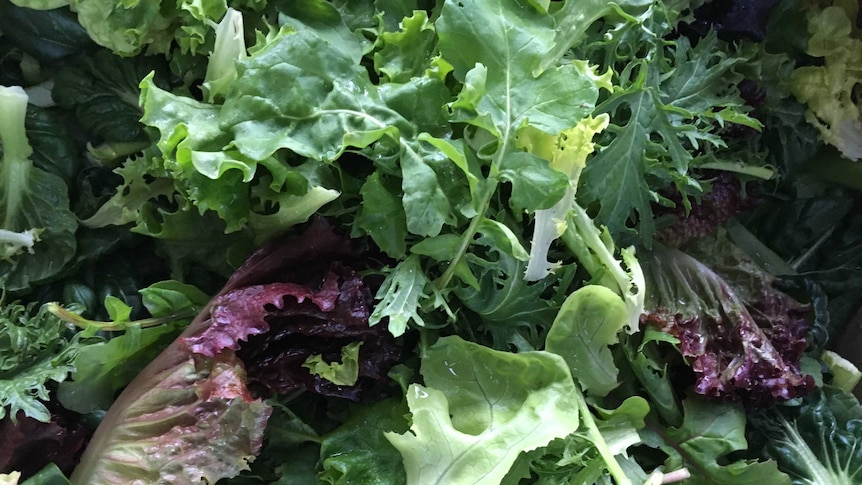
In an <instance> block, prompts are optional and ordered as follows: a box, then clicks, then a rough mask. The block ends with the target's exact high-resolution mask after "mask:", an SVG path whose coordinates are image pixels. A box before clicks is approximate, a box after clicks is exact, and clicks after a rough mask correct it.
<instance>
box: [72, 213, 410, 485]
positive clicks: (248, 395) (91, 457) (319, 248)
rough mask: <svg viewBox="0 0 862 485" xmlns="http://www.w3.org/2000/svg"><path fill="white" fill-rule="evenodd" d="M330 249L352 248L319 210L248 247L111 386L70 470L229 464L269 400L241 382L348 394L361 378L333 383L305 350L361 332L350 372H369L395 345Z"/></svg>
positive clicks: (252, 441)
mask: <svg viewBox="0 0 862 485" xmlns="http://www.w3.org/2000/svg"><path fill="white" fill-rule="evenodd" d="M339 257H340V258H343V259H345V260H350V259H351V257H355V255H354V252H353V250H352V249H351V247H350V244H349V242H348V240H347V239H346V238H345V237H343V236H340V235H338V234H337V233H335V232H334V230H333V228H332V227H331V226H329V225H328V224H326V223H325V222H324V221H323V220H322V219H319V220H317V221H316V222H315V223H313V224H311V225H310V226H309V227H308V228H306V231H304V232H303V233H301V234H298V235H291V236H288V237H286V238H283V239H282V240H280V241H276V242H273V243H271V244H269V245H267V246H265V247H264V248H262V249H261V250H259V251H258V252H256V253H254V254H252V255H251V256H250V257H249V258H248V260H246V262H245V263H244V265H243V266H242V267H241V268H240V269H239V270H238V271H237V272H236V273H235V274H234V276H233V277H232V278H231V279H230V280H229V281H228V283H227V285H226V286H225V288H224V289H223V290H222V292H220V293H219V294H218V295H217V296H216V297H215V298H214V299H213V300H212V301H211V302H210V303H209V304H208V305H207V306H206V307H205V308H204V310H203V311H202V312H201V313H200V314H199V315H198V317H197V318H195V320H194V321H192V323H191V324H190V325H189V326H188V327H187V328H186V330H185V331H184V332H183V333H182V334H181V335H180V336H179V337H178V338H177V339H176V340H174V342H173V343H172V344H171V345H169V346H168V347H167V348H166V349H165V350H164V351H163V352H162V353H161V354H160V355H159V356H158V357H156V358H155V359H154V360H152V361H151V362H150V364H149V365H148V366H147V367H146V368H145V369H144V370H143V371H141V373H140V374H138V376H137V377H135V379H134V380H133V381H132V382H131V383H130V384H129V385H128V387H126V389H125V390H124V391H123V393H122V394H121V395H120V396H119V397H118V398H117V400H116V401H115V402H114V404H113V405H112V406H111V408H110V409H109V411H108V413H107V415H106V416H105V418H104V419H103V420H102V423H101V424H100V427H99V429H97V431H96V434H95V435H94V437H93V440H92V442H91V444H90V446H88V448H87V450H86V452H85V455H84V456H83V457H82V458H81V464H80V465H79V466H78V467H77V468H76V469H75V472H74V474H73V475H72V482H73V483H92V482H93V481H104V482H109V483H113V482H117V481H124V480H129V479H133V478H134V477H141V478H140V479H142V480H146V481H153V480H158V478H159V477H160V476H164V475H167V474H170V475H172V476H177V477H181V478H180V479H182V480H188V481H192V482H194V481H196V480H201V479H205V480H207V481H210V482H214V481H215V480H218V479H220V478H227V477H232V476H234V475H236V474H238V473H239V472H240V471H241V470H244V469H247V468H248V463H249V462H250V461H252V460H253V459H254V457H255V455H256V454H257V453H258V452H259V449H260V447H261V444H262V440H263V429H264V427H265V424H266V421H267V419H268V416H269V414H270V412H271V407H270V406H269V405H267V404H266V403H264V402H263V401H262V400H261V399H260V398H255V397H253V396H252V392H254V394H255V395H261V394H264V395H270V394H272V393H284V392H288V391H291V390H295V389H298V388H303V387H304V388H308V389H312V390H315V391H316V392H318V393H320V394H323V395H332V396H341V397H347V398H353V399H356V397H357V396H358V394H359V392H360V391H361V387H362V384H363V383H364V382H357V384H356V385H355V386H341V385H338V384H335V383H332V382H330V381H327V380H326V379H324V378H322V377H320V376H317V375H314V374H311V373H309V372H308V370H307V369H303V368H302V363H303V362H304V361H305V360H306V359H307V358H308V357H310V356H311V355H314V354H323V357H324V358H326V359H327V360H330V359H331V357H330V355H329V352H331V351H333V350H335V351H340V350H341V348H342V347H343V346H344V345H347V344H349V343H350V342H351V341H354V340H358V341H362V342H363V346H362V349H361V354H360V356H359V357H360V359H361V362H360V363H359V367H360V369H359V375H360V377H361V379H363V380H364V381H370V382H371V383H373V382H374V381H375V380H381V379H382V378H383V377H384V375H385V372H386V371H387V370H388V367H389V366H391V364H392V363H393V362H394V361H395V360H396V359H397V358H398V353H399V352H398V348H397V346H396V345H395V343H394V341H393V339H392V337H391V336H390V334H389V333H388V332H386V331H385V330H384V329H379V330H378V329H374V328H371V327H369V326H368V315H369V313H370V310H369V308H368V303H369V302H370V299H371V294H370V292H369V291H368V289H367V288H366V287H365V286H364V284H363V282H362V280H361V279H360V278H359V277H358V275H357V274H356V273H355V272H354V271H353V270H350V269H349V268H347V267H344V266H342V265H341V264H340V263H338V262H337V260H334V259H333V258H339ZM285 279H286V280H288V281H292V282H285V281H284V280H285ZM241 341H243V343H240V342H241ZM246 369H248V376H247V374H246ZM250 389H251V391H250ZM151 450H159V451H158V452H156V453H152V452H151Z"/></svg>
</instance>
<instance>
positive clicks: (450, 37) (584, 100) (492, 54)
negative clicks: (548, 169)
mask: <svg viewBox="0 0 862 485" xmlns="http://www.w3.org/2000/svg"><path fill="white" fill-rule="evenodd" d="M436 26H437V31H438V33H439V38H440V51H441V52H442V54H443V57H444V58H445V59H446V60H447V61H448V62H449V63H451V64H452V66H453V67H454V69H455V71H454V72H455V77H456V78H458V79H461V80H465V79H467V78H468V77H469V78H470V79H473V80H475V81H474V82H473V84H475V85H476V86H477V87H478V86H481V84H479V83H477V82H476V81H478V80H479V79H483V80H484V89H477V90H474V91H465V92H464V93H462V95H463V96H464V97H463V98H461V100H460V103H459V105H460V106H463V107H464V108H466V107H467V106H470V105H472V109H473V110H474V111H475V116H474V117H475V118H481V117H483V116H488V117H490V119H491V120H492V123H493V126H494V127H495V130H494V131H496V134H497V135H498V136H499V137H501V138H502V139H503V140H504V141H508V139H509V138H510V136H514V130H516V129H518V128H519V127H520V126H521V125H522V123H529V124H530V125H533V126H535V127H536V128H539V129H540V130H542V131H545V132H548V133H551V134H555V133H558V132H560V131H562V130H564V129H566V128H570V127H571V126H573V125H574V124H575V123H577V121H578V120H579V119H580V118H581V117H583V116H584V115H586V114H588V113H589V112H590V111H591V110H592V106H593V103H594V102H595V99H596V96H597V94H598V93H597V89H596V87H595V84H594V83H593V81H592V80H591V79H589V78H588V77H587V76H584V75H583V74H582V73H581V72H579V71H578V69H577V68H576V67H575V66H574V65H572V64H566V65H561V66H556V67H554V68H552V69H548V70H546V71H545V72H543V73H541V74H540V75H538V76H534V75H533V70H534V69H535V68H536V67H538V65H539V63H540V62H541V61H542V60H544V59H545V58H546V56H547V54H548V52H549V51H550V50H551V49H552V48H553V46H554V37H555V34H554V20H553V18H552V17H551V16H550V15H548V14H547V13H546V12H542V11H539V10H538V9H537V8H536V7H535V5H534V4H532V3H531V2H527V1H520V0H516V1H513V0H464V1H459V2H446V3H445V4H444V5H443V10H442V12H441V14H440V19H439V20H438V21H437V24H436ZM465 46H470V48H465ZM477 65H481V66H482V67H481V68H480V67H477ZM474 69H481V70H482V71H484V72H486V74H483V75H482V76H481V77H476V74H477V73H474V74H472V75H468V71H471V70H474ZM459 118H461V119H462V120H463V121H468V122H469V121H470V120H469V119H467V117H463V116H462V117H459ZM479 125H480V126H484V125H485V123H484V122H481V123H479Z"/></svg>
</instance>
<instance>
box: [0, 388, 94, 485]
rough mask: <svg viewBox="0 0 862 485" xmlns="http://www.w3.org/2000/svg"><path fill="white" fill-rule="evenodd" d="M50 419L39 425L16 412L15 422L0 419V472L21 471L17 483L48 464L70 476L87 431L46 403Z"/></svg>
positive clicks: (71, 416)
mask: <svg viewBox="0 0 862 485" xmlns="http://www.w3.org/2000/svg"><path fill="white" fill-rule="evenodd" d="M47 405H48V407H49V409H50V410H51V420H50V421H48V422H46V423H43V422H41V421H38V420H36V419H33V418H30V417H27V416H25V415H24V412H23V411H19V412H18V419H17V423H15V422H13V421H12V419H11V417H9V416H6V418H4V419H2V420H0V473H11V472H13V471H19V472H21V480H22V481H23V480H26V479H27V478H29V477H31V476H33V475H34V474H35V473H36V472H38V471H39V470H41V469H42V468H44V467H45V466H46V465H48V464H49V463H54V464H56V465H57V466H58V467H59V468H60V470H62V471H63V473H67V474H68V473H70V472H71V471H72V468H74V465H75V464H76V463H77V462H78V458H79V456H80V455H81V453H82V452H83V451H84V446H85V445H86V444H87V441H88V440H89V438H90V430H89V429H87V428H86V427H85V426H84V425H83V424H82V423H81V422H80V416H79V415H78V414H77V413H74V412H71V411H67V410H65V409H63V408H62V407H60V406H58V405H54V404H53V403H47Z"/></svg>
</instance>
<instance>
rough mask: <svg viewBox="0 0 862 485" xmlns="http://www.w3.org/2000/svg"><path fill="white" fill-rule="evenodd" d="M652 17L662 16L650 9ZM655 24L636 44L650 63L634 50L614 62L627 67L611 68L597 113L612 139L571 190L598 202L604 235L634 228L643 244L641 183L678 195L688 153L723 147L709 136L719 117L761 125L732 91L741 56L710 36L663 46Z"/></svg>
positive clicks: (646, 224) (648, 233) (644, 189)
mask: <svg viewBox="0 0 862 485" xmlns="http://www.w3.org/2000/svg"><path fill="white" fill-rule="evenodd" d="M653 15H656V16H659V15H663V14H660V13H659V12H658V9H657V10H656V11H654V13H653ZM661 22H662V21H661V20H658V21H655V20H654V21H650V23H649V25H650V26H651V27H654V28H656V29H658V31H656V32H650V34H649V35H650V36H656V37H655V38H652V39H651V40H648V39H638V40H639V41H640V42H638V43H637V44H636V45H638V46H640V47H638V48H639V49H642V48H643V46H644V45H646V46H648V48H649V55H648V56H647V57H648V58H649V60H644V59H645V58H644V54H641V53H638V54H632V55H630V56H629V57H627V58H624V59H615V60H616V61H617V62H620V63H621V64H622V63H626V64H627V65H626V66H625V68H619V69H617V68H615V70H616V71H617V72H618V73H619V74H618V77H619V78H620V79H618V80H616V83H618V84H619V85H618V86H615V87H614V91H613V93H612V95H611V97H610V98H608V99H607V100H606V101H605V102H603V103H602V105H601V106H599V107H598V108H597V111H600V112H602V113H609V114H610V115H611V119H612V122H611V124H610V127H609V128H608V130H607V132H608V133H610V134H611V135H612V136H610V137H606V138H605V139H604V140H602V142H601V144H602V145H604V146H603V147H602V148H601V149H600V150H599V152H598V154H597V155H596V156H595V157H594V158H593V159H592V160H590V161H589V162H588V163H587V166H586V169H585V170H584V173H583V177H582V181H581V182H582V183H581V188H580V190H579V192H578V193H579V195H580V196H581V198H582V200H583V201H584V202H585V203H592V202H598V203H599V205H600V210H599V213H598V215H597V220H598V221H599V222H600V223H601V224H604V225H605V226H607V227H608V229H609V230H610V232H611V234H613V235H618V234H621V233H623V232H625V231H630V230H631V229H632V228H636V229H637V232H638V235H639V237H640V238H641V240H643V241H645V242H646V244H647V246H648V245H649V244H650V242H651V238H652V235H653V233H654V232H655V223H654V221H653V215H652V208H651V206H650V204H651V203H652V202H653V201H656V200H658V198H659V196H658V194H657V193H656V192H655V191H654V190H652V188H651V186H650V184H649V182H648V180H653V177H658V178H660V179H662V180H664V183H668V182H670V181H674V182H675V183H676V186H677V188H678V189H680V190H681V191H683V192H685V190H686V189H687V188H688V187H687V184H690V183H691V182H690V181H688V179H686V177H687V175H688V171H689V168H690V166H691V165H693V164H694V162H695V157H694V154H697V153H698V152H699V151H701V150H702V149H703V148H704V147H703V146H702V145H705V146H707V147H710V148H713V149H720V148H724V147H725V146H726V145H725V142H724V141H723V140H722V139H721V138H720V137H719V136H718V134H716V132H717V131H718V129H719V128H718V126H719V125H721V124H723V122H724V119H727V120H731V119H732V120H735V121H736V122H737V123H739V124H743V125H746V126H749V127H753V128H760V127H761V125H760V123H759V122H758V121H757V120H755V119H753V118H751V117H750V116H748V115H747V110H748V108H747V107H745V103H744V102H743V101H742V99H741V98H740V96H739V91H738V89H737V87H736V85H737V83H738V82H739V81H741V80H742V75H741V74H739V73H738V72H736V67H737V66H738V65H740V64H741V63H743V62H744V61H746V58H745V57H743V56H741V55H729V54H727V53H726V52H725V49H722V48H721V44H720V43H719V41H718V38H717V35H716V34H715V33H714V32H712V33H710V34H709V35H707V36H705V37H704V38H703V39H701V40H700V41H699V42H698V44H697V46H696V47H691V44H690V42H689V41H688V39H686V38H685V37H681V38H678V39H677V40H675V41H674V42H671V43H665V41H663V40H661V39H659V37H660V36H661V35H663V34H662V31H663V30H664V29H667V28H668V26H667V24H664V23H661ZM623 39H625V38H624V37H623ZM611 45H614V44H611ZM666 45H667V46H668V47H665V46H666ZM630 47H633V46H626V47H625V49H628V48H630ZM605 48H608V47H605ZM620 48H621V47H620ZM632 52H634V51H632ZM719 113H723V114H721V115H719ZM719 116H720V117H721V118H722V119H721V120H719V121H720V123H716V119H718V118H719Z"/></svg>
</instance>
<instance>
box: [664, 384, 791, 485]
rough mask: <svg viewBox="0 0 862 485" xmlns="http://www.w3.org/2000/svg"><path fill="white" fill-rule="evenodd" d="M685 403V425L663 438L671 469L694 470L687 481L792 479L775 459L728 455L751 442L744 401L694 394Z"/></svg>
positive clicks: (725, 481) (767, 480)
mask: <svg viewBox="0 0 862 485" xmlns="http://www.w3.org/2000/svg"><path fill="white" fill-rule="evenodd" d="M682 406H683V409H684V414H685V419H684V421H683V424H682V426H681V427H679V428H670V429H667V430H666V431H664V432H663V433H662V434H661V438H660V439H661V441H660V442H659V446H660V447H661V449H662V450H664V451H665V452H666V453H667V454H668V455H669V457H668V459H667V461H666V462H665V466H666V468H667V469H670V470H673V469H676V468H678V467H680V466H687V467H688V469H689V470H690V471H691V472H692V478H691V480H688V481H687V483H688V482H691V483H746V484H752V485H753V484H756V483H775V484H790V483H791V482H790V478H789V477H788V476H787V475H786V474H784V473H782V472H781V471H779V470H778V465H777V463H776V462H775V461H772V460H770V461H758V460H737V461H732V460H730V459H728V456H727V455H730V454H731V453H732V452H734V451H736V450H742V449H745V448H746V447H747V446H748V445H747V442H746V439H745V411H744V410H743V409H742V406H741V405H740V404H738V403H735V404H734V403H717V402H709V401H706V400H704V399H703V398H698V397H692V398H688V399H685V400H684V401H683V402H682Z"/></svg>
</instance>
